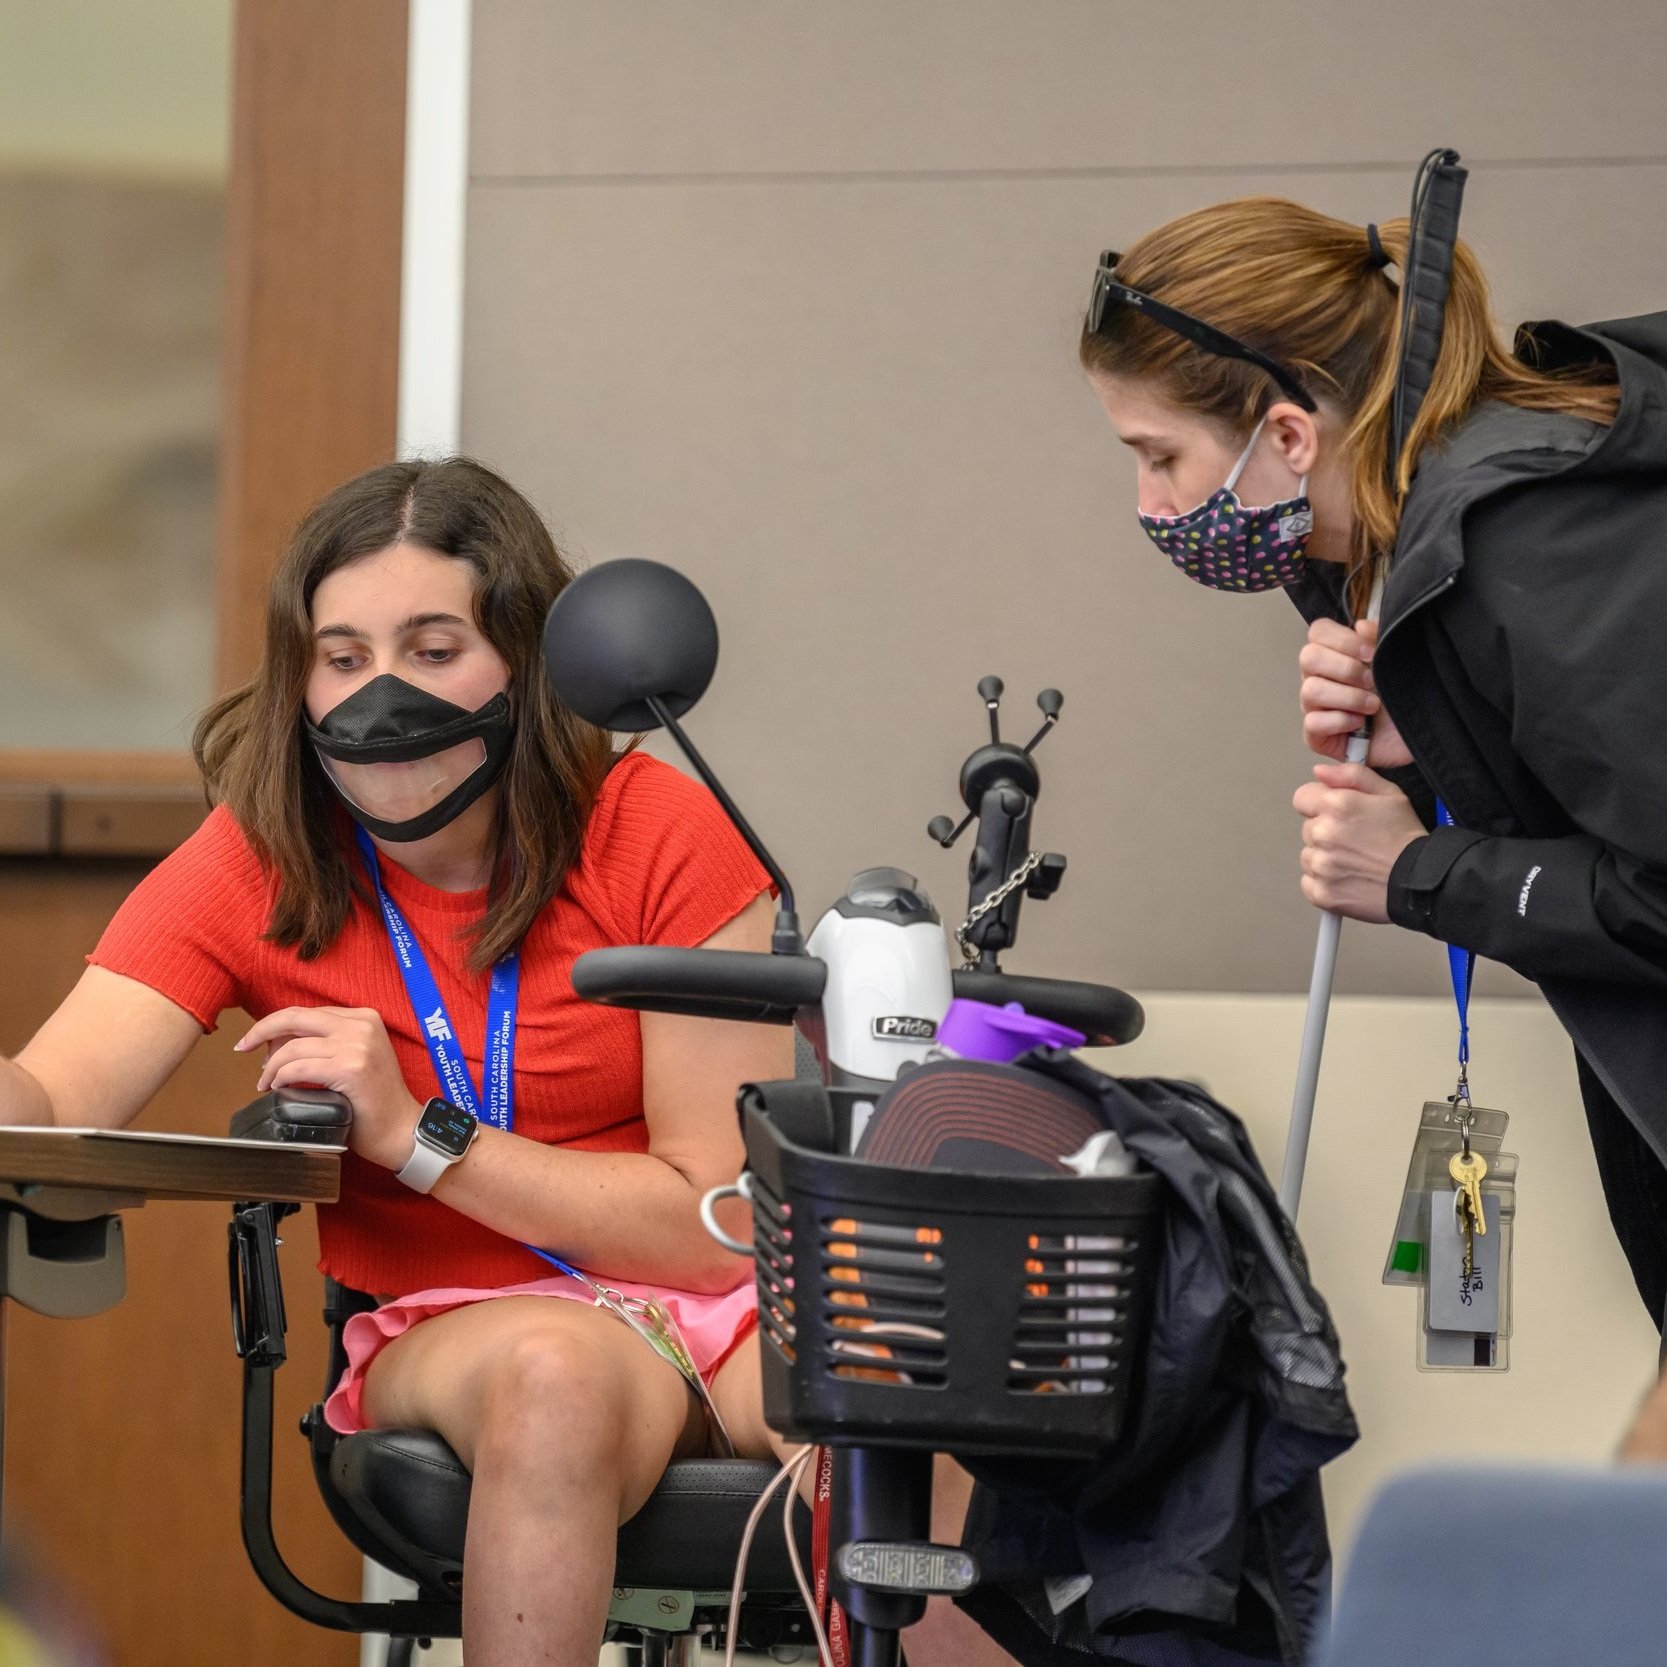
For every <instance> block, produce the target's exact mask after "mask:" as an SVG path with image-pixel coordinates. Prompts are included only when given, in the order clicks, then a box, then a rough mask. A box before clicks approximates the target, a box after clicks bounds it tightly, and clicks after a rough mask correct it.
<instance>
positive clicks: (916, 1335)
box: [741, 1083, 1163, 1458]
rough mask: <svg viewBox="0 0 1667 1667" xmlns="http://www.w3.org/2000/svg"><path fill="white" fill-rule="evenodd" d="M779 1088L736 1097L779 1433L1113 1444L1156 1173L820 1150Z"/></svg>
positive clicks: (1144, 1271) (924, 1444)
mask: <svg viewBox="0 0 1667 1667" xmlns="http://www.w3.org/2000/svg"><path fill="white" fill-rule="evenodd" d="M771 1087H772V1085H771V1084H768V1083H765V1084H761V1085H758V1086H756V1087H753V1088H751V1089H749V1090H747V1091H746V1093H745V1095H744V1096H743V1099H742V1107H741V1110H742V1128H743V1132H744V1134H745V1138H746V1145H747V1159H748V1165H749V1167H750V1169H751V1171H752V1180H751V1192H752V1204H753V1235H754V1246H755V1249H756V1252H757V1267H758V1309H759V1334H760V1343H761V1350H760V1352H761V1355H762V1360H763V1372H764V1411H765V1417H766V1419H767V1420H768V1422H769V1424H770V1425H771V1427H772V1428H774V1429H776V1430H778V1431H780V1432H781V1433H782V1434H784V1435H787V1436H789V1437H791V1438H793V1439H795V1440H799V1441H816V1442H824V1443H831V1444H834V1445H838V1446H851V1445H865V1444H872V1445H884V1446H888V1447H914V1448H930V1449H934V1450H941V1451H949V1452H959V1453H1006V1454H1019V1453H1033V1454H1036V1455H1038V1456H1050V1457H1059V1458H1074V1457H1079V1456H1083V1455H1088V1454H1093V1453H1096V1452H1099V1451H1102V1450H1103V1449H1104V1448H1106V1447H1107V1446H1109V1445H1110V1444H1111V1443H1112V1442H1113V1441H1114V1440H1115V1439H1116V1437H1117V1434H1118V1431H1119V1429H1120V1427H1121V1424H1122V1419H1123V1413H1124V1409H1125V1407H1126V1405H1127V1402H1128V1397H1129V1384H1130V1377H1131V1374H1132V1372H1133V1370H1134V1366H1135V1361H1136V1358H1137V1355H1138V1351H1139V1348H1140V1345H1141V1342H1142V1341H1143V1339H1144V1335H1145V1329H1146V1319H1147V1312H1148V1308H1149V1306H1150V1300H1151V1291H1152V1278H1153V1272H1154V1268H1155V1265H1156V1258H1157V1256H1158V1254H1159V1253H1160V1246H1161V1242H1162V1235H1161V1231H1160V1229H1161V1216H1162V1205H1163V1194H1162V1183H1161V1182H1160V1181H1159V1179H1158V1177H1157V1176H1155V1175H1151V1174H1137V1175H1131V1176H1114V1177H1078V1176H1074V1175H1043V1176H1008V1175H989V1174H983V1175H978V1174H963V1173H958V1172H955V1171H951V1170H938V1169H902V1168H894V1167H889V1166H886V1165H880V1164H873V1163H868V1162H864V1161H860V1160H858V1159H855V1158H851V1157H845V1156H841V1155H837V1154H834V1153H828V1152H819V1151H813V1150H810V1149H808V1148H806V1147H804V1146H799V1145H795V1144H794V1143H793V1142H792V1141H791V1140H789V1139H788V1138H787V1137H786V1136H785V1135H784V1134H783V1133H782V1132H781V1130H780V1129H779V1128H778V1127H777V1126H776V1125H775V1123H774V1122H773V1121H772V1119H771V1116H770V1110H769V1101H770V1090H771ZM834 1092H835V1093H836V1095H837V1092H838V1091H834Z"/></svg>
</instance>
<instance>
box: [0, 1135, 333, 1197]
mask: <svg viewBox="0 0 1667 1667" xmlns="http://www.w3.org/2000/svg"><path fill="white" fill-rule="evenodd" d="M0 1180H4V1181H8V1182H10V1183H11V1184H12V1185H14V1186H16V1187H18V1188H20V1189H21V1188H25V1187H46V1186H60V1187H81V1188H85V1189H88V1190H100V1189H103V1190H108V1191H112V1192H126V1193H141V1194H143V1195H144V1197H146V1198H155V1199H160V1200H170V1199H171V1200H174V1201H176V1202H214V1201H216V1200H218V1201H220V1202H222V1203H233V1202H241V1201H243V1200H248V1201H250V1202H262V1203H267V1202H270V1203H274V1204H333V1203H334V1202H335V1201H336V1199H337V1197H338V1196H339V1195H340V1191H341V1155H340V1154H339V1153H336V1152H314V1151H309V1150H308V1149H307V1148H306V1147H305V1146H299V1145H297V1146H280V1145H276V1144H274V1145H272V1146H269V1147H258V1148H257V1147H247V1148H238V1149H227V1148H225V1147H218V1146H199V1145H196V1144H194V1143H190V1142H184V1141H182V1142H181V1143H180V1144H179V1145H177V1146H171V1145H168V1144H166V1143H165V1142H162V1141H134V1142H131V1143H123V1142H119V1141H112V1140H103V1139H100V1138H99V1137H98V1136H97V1135H81V1136H65V1135H60V1134H49V1133H47V1132H46V1131H44V1130H30V1129H19V1128H8V1129H0Z"/></svg>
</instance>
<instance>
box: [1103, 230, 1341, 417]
mask: <svg viewBox="0 0 1667 1667" xmlns="http://www.w3.org/2000/svg"><path fill="white" fill-rule="evenodd" d="M1121 259H1122V256H1121V255H1119V254H1118V253H1117V251H1116V250H1115V249H1108V250H1106V252H1105V253H1104V254H1103V255H1101V256H1100V265H1099V268H1098V270H1097V271H1096V272H1095V274H1094V293H1093V296H1092V298H1091V299H1090V300H1089V303H1088V332H1089V334H1090V335H1095V336H1097V335H1099V333H1100V331H1101V329H1102V328H1103V326H1104V324H1105V317H1106V313H1107V311H1108V310H1109V309H1110V308H1112V307H1113V306H1120V307H1133V308H1134V309H1135V311H1136V312H1139V313H1143V314H1144V315H1145V316H1146V317H1147V318H1149V319H1151V320H1152V322H1153V323H1154V324H1161V325H1162V326H1163V327H1164V328H1165V329H1166V330H1172V331H1174V333H1175V334H1176V335H1177V336H1182V337H1184V338H1185V339H1186V340H1187V341H1189V342H1191V343H1192V344H1193V345H1194V346H1195V347H1201V348H1203V349H1204V351H1205V352H1206V353H1213V354H1215V355H1216V357H1217V358H1220V359H1242V360H1244V361H1245V363H1246V364H1251V365H1255V366H1256V368H1257V369H1258V370H1264V371H1266V372H1267V373H1268V375H1269V376H1271V377H1272V378H1273V379H1274V381H1275V382H1277V383H1278V384H1279V386H1280V387H1281V388H1282V389H1283V390H1284V391H1285V393H1287V394H1288V395H1289V396H1290V397H1291V398H1292V399H1293V400H1295V401H1296V403H1297V404H1298V405H1300V406H1301V407H1302V408H1303V410H1304V411H1313V410H1316V409H1318V407H1317V406H1316V405H1315V404H1314V396H1313V395H1312V394H1310V393H1309V392H1308V390H1307V389H1306V388H1305V387H1303V385H1302V383H1301V382H1300V381H1299V380H1298V379H1297V377H1296V375H1295V373H1294V372H1292V371H1289V370H1287V369H1286V368H1285V367H1284V366H1283V365H1282V364H1280V363H1279V361H1278V360H1276V359H1270V358H1269V357H1268V356H1267V354H1265V353H1262V352H1259V351H1258V350H1257V349H1256V348H1254V347H1251V346H1250V345H1249V344H1248V343H1246V342H1242V341H1240V340H1239V339H1238V338H1237V337H1236V336H1230V335H1228V334H1227V332H1226V331H1225V330H1218V329H1216V327H1215V326H1214V325H1213V324H1206V323H1205V322H1204V321H1203V319H1201V318H1194V317H1193V316H1192V314H1191V313H1184V312H1182V311H1181V309H1180V308H1179V307H1171V306H1168V305H1167V304H1166V303H1164V302H1162V301H1158V300H1156V299H1154V298H1153V297H1152V296H1150V295H1148V294H1147V293H1146V292H1145V290H1142V289H1134V288H1132V287H1131V286H1130V285H1128V284H1125V283H1120V282H1119V281H1118V278H1117V263H1118V261H1119V260H1121Z"/></svg>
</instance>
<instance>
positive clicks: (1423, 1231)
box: [1383, 1100, 1515, 1286]
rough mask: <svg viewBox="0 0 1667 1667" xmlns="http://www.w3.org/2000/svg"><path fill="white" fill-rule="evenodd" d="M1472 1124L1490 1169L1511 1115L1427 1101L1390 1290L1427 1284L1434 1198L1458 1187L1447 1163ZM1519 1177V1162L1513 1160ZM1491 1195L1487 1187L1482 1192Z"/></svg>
mask: <svg viewBox="0 0 1667 1667" xmlns="http://www.w3.org/2000/svg"><path fill="white" fill-rule="evenodd" d="M1467 1117H1468V1118H1469V1120H1470V1146H1471V1150H1472V1151H1475V1152H1480V1153H1481V1155H1482V1156H1483V1157H1484V1158H1486V1159H1487V1161H1488V1164H1489V1166H1490V1168H1491V1166H1492V1164H1493V1161H1494V1157H1495V1154H1497V1153H1498V1151H1499V1148H1500V1147H1501V1146H1502V1145H1503V1144H1504V1141H1505V1130H1506V1129H1507V1128H1508V1127H1509V1125H1510V1121H1511V1118H1510V1114H1509V1113H1508V1112H1503V1111H1488V1110H1486V1109H1485V1108H1484V1107H1482V1106H1472V1105H1470V1104H1468V1103H1467V1102H1464V1101H1458V1102H1455V1101H1452V1100H1427V1101H1426V1102H1425V1104H1424V1110H1423V1112H1422V1113H1421V1114H1420V1116H1419V1119H1418V1134H1417V1136H1416V1137H1415V1139H1414V1140H1413V1143H1412V1160H1411V1162H1409V1163H1408V1165H1407V1178H1406V1185H1405V1186H1404V1187H1403V1188H1402V1191H1401V1204H1400V1212H1399V1214H1398V1215H1397V1216H1396V1219H1395V1232H1394V1236H1393V1237H1392V1238H1391V1240H1390V1242H1389V1255H1388V1257H1387V1258H1386V1259H1385V1261H1384V1265H1383V1282H1384V1284H1385V1285H1417V1286H1423V1285H1424V1284H1425V1283H1426V1280H1427V1277H1428V1272H1429V1246H1430V1219H1431V1217H1430V1194H1431V1192H1432V1191H1433V1190H1434V1189H1435V1188H1436V1187H1439V1186H1445V1187H1446V1189H1447V1191H1448V1193H1449V1194H1451V1193H1452V1190H1453V1182H1452V1179H1451V1177H1450V1175H1449V1173H1448V1168H1447V1166H1448V1163H1449V1162H1450V1161H1451V1160H1452V1157H1453V1154H1454V1153H1455V1152H1458V1151H1460V1150H1462V1149H1463V1146H1464V1124H1465V1119H1466V1118H1467ZM1512 1174H1513V1175H1514V1174H1515V1160H1514V1159H1513V1160H1512ZM1486 1190H1487V1186H1486V1183H1485V1182H1484V1183H1483V1191H1484V1192H1485V1191H1486Z"/></svg>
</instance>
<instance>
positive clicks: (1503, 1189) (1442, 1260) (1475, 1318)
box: [1416, 1113, 1517, 1372]
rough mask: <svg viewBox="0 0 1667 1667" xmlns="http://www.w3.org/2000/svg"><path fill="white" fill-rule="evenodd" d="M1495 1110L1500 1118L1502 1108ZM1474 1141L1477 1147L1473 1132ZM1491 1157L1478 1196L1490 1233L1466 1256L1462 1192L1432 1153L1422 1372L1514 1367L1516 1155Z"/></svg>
mask: <svg viewBox="0 0 1667 1667" xmlns="http://www.w3.org/2000/svg"><path fill="white" fill-rule="evenodd" d="M1481 1115H1484V1114H1482V1113H1478V1116H1481ZM1493 1115H1496V1116H1500V1117H1503V1113H1495V1114H1493ZM1471 1147H1472V1149H1473V1150H1480V1143H1479V1142H1478V1141H1477V1140H1476V1138H1475V1135H1474V1133H1473V1134H1472V1136H1471ZM1486 1155H1487V1163H1488V1173H1487V1175H1486V1177H1485V1178H1484V1179H1483V1180H1482V1182H1481V1194H1482V1207H1483V1213H1484V1218H1485V1220H1486V1224H1487V1232H1486V1233H1485V1234H1475V1235H1473V1236H1472V1238H1471V1240H1470V1245H1469V1247H1468V1249H1469V1255H1468V1257H1467V1255H1466V1248H1467V1247H1466V1244H1465V1234H1464V1231H1463V1227H1462V1225H1461V1222H1460V1219H1459V1215H1458V1211H1457V1207H1456V1199H1457V1196H1458V1194H1457V1191H1456V1189H1455V1187H1454V1185H1453V1181H1452V1179H1451V1177H1450V1176H1449V1174H1448V1173H1447V1169H1446V1163H1445V1161H1442V1162H1439V1163H1438V1162H1437V1155H1435V1154H1432V1158H1431V1162H1430V1165H1429V1167H1428V1169H1427V1170H1426V1171H1425V1175H1424V1179H1426V1180H1427V1181H1428V1183H1429V1185H1428V1188H1427V1190H1426V1192H1425V1194H1424V1199H1425V1205H1426V1207H1427V1210H1428V1217H1429V1237H1428V1239H1427V1241H1426V1248H1427V1257H1426V1278H1425V1280H1424V1281H1423V1283H1422V1285H1421V1287H1420V1289H1419V1294H1418V1342H1417V1356H1416V1361H1417V1366H1418V1369H1419V1371H1421V1372H1505V1371H1509V1369H1510V1354H1511V1350H1510V1341H1511V1251H1512V1240H1513V1237H1514V1232H1515V1225H1516V1194H1517V1155H1516V1153H1514V1152H1493V1153H1491V1154H1486Z"/></svg>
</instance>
